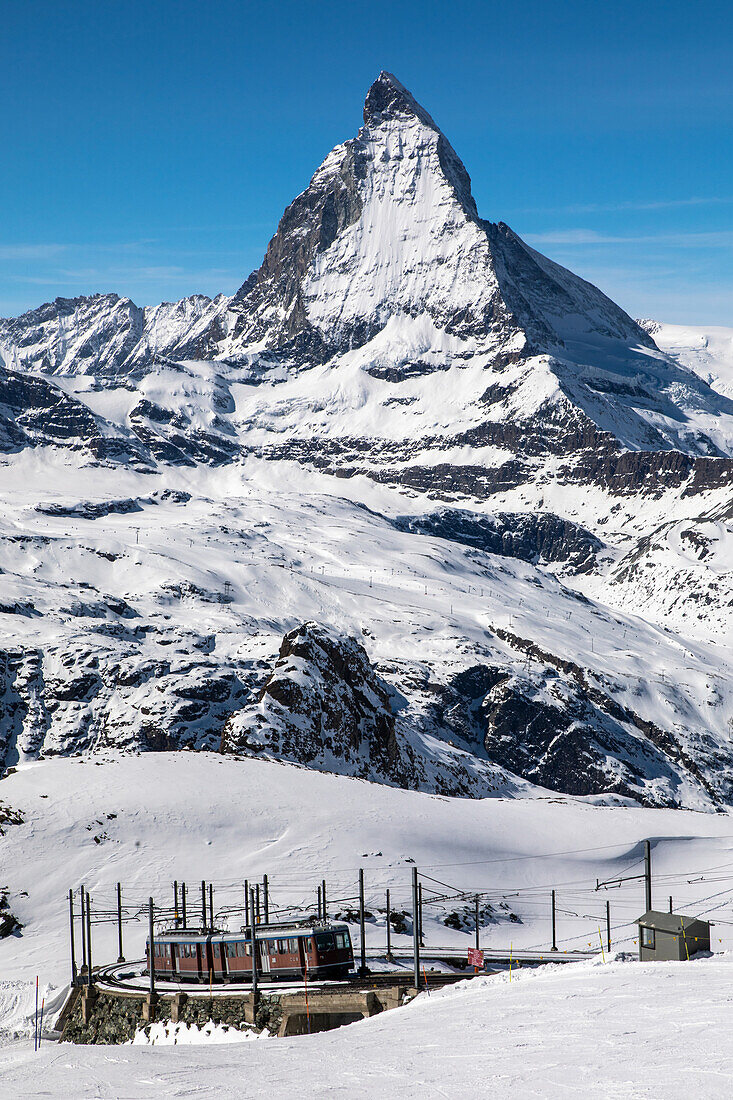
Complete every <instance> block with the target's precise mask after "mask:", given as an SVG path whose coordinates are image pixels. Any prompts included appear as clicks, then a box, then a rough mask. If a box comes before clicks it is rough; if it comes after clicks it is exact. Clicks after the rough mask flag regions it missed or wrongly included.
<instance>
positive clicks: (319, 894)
mask: <svg viewBox="0 0 733 1100" xmlns="http://www.w3.org/2000/svg"><path fill="white" fill-rule="evenodd" d="M317 894H318V919H319V920H320V919H321V888H320V886H319V887H318V890H317Z"/></svg>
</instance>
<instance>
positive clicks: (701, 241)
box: [524, 229, 733, 248]
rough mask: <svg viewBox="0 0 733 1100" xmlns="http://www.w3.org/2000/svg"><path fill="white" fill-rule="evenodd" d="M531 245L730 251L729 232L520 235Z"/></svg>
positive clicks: (587, 231) (566, 231)
mask: <svg viewBox="0 0 733 1100" xmlns="http://www.w3.org/2000/svg"><path fill="white" fill-rule="evenodd" d="M524 240H526V241H527V242H528V243H529V244H532V245H548V244H549V245H571V246H584V245H599V244H621V245H625V244H662V245H674V246H675V247H679V248H731V247H733V230H729V229H721V230H712V231H709V232H703V233H640V234H630V235H627V236H624V235H620V234H619V235H617V234H613V233H599V232H598V231H597V230H595V229H551V230H548V231H547V232H545V233H527V234H524Z"/></svg>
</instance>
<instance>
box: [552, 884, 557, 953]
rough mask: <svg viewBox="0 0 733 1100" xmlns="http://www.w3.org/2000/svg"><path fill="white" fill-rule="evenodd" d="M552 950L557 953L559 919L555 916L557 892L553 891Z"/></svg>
mask: <svg viewBox="0 0 733 1100" xmlns="http://www.w3.org/2000/svg"><path fill="white" fill-rule="evenodd" d="M552 950H553V951H557V918H556V916H555V891H554V890H553V891H552Z"/></svg>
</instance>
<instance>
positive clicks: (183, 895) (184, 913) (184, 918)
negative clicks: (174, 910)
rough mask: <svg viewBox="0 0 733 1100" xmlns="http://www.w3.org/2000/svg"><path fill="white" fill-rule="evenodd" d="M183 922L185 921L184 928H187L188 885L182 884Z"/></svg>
mask: <svg viewBox="0 0 733 1100" xmlns="http://www.w3.org/2000/svg"><path fill="white" fill-rule="evenodd" d="M181 920H182V921H183V927H184V928H185V927H186V883H185V882H182V883H181Z"/></svg>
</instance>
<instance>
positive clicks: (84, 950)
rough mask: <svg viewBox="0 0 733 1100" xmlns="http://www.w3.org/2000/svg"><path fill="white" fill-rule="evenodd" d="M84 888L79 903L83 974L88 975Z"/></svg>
mask: <svg viewBox="0 0 733 1100" xmlns="http://www.w3.org/2000/svg"><path fill="white" fill-rule="evenodd" d="M84 893H85V891H84V887H83V886H82V887H81V895H80V901H79V907H80V913H81V972H82V974H86V970H87V924H86V910H85V906H84Z"/></svg>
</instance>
